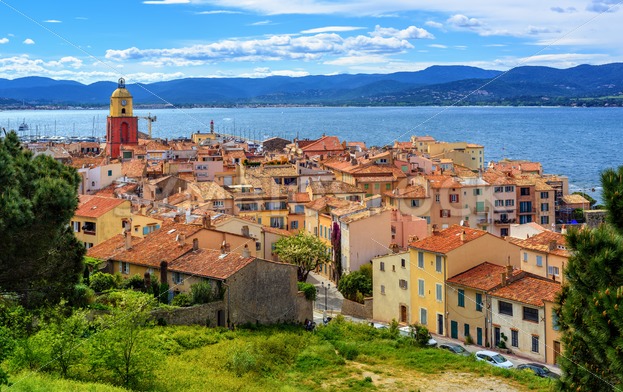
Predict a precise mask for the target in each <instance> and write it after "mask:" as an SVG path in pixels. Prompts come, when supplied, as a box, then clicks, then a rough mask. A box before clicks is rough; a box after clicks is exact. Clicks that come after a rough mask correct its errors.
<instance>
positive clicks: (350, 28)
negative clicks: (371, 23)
mask: <svg viewBox="0 0 623 392" xmlns="http://www.w3.org/2000/svg"><path fill="white" fill-rule="evenodd" d="M363 29H365V27H357V26H327V27H318V28H315V29H309V30H303V31H301V34H318V33H333V32H341V31H355V30H363Z"/></svg>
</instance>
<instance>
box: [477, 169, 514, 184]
mask: <svg viewBox="0 0 623 392" xmlns="http://www.w3.org/2000/svg"><path fill="white" fill-rule="evenodd" d="M482 178H483V179H484V180H485V181H487V182H488V183H489V184H491V185H493V186H496V185H497V186H500V185H514V184H515V179H513V178H512V177H509V176H508V175H506V173H503V172H501V171H499V170H494V169H488V170H487V171H486V172H484V173H483V174H482Z"/></svg>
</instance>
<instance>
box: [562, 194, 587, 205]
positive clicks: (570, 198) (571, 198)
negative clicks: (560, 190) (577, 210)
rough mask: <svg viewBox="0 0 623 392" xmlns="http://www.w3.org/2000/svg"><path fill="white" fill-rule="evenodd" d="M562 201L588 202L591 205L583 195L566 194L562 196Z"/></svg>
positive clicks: (570, 202)
mask: <svg viewBox="0 0 623 392" xmlns="http://www.w3.org/2000/svg"><path fill="white" fill-rule="evenodd" d="M562 202H563V203H565V204H586V205H587V207H588V206H589V204H590V202H589V201H588V200H586V199H585V198H584V196H582V195H577V194H576V195H564V196H563V197H562Z"/></svg>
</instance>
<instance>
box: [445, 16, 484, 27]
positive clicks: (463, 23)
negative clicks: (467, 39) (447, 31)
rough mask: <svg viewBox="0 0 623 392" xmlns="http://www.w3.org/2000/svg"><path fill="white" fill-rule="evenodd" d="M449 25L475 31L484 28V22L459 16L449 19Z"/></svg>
mask: <svg viewBox="0 0 623 392" xmlns="http://www.w3.org/2000/svg"><path fill="white" fill-rule="evenodd" d="M447 23H448V24H450V25H452V26H454V27H458V28H467V29H473V28H474V27H480V26H482V22H481V21H479V20H478V19H476V18H468V17H467V16H465V15H461V14H457V15H453V16H451V17H450V18H448V20H447Z"/></svg>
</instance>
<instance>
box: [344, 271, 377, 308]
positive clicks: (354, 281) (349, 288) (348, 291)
mask: <svg viewBox="0 0 623 392" xmlns="http://www.w3.org/2000/svg"><path fill="white" fill-rule="evenodd" d="M366 267H367V266H366ZM370 275H371V274H370V271H369V270H368V269H367V268H363V269H360V270H359V271H354V272H351V273H350V274H347V275H344V276H342V278H341V279H340V283H339V284H338V287H337V288H338V290H339V291H340V293H342V295H343V296H344V298H346V299H349V300H351V301H356V302H359V303H363V298H364V297H367V296H370V295H372V278H371V276H370Z"/></svg>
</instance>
